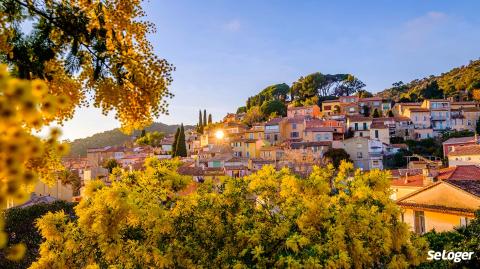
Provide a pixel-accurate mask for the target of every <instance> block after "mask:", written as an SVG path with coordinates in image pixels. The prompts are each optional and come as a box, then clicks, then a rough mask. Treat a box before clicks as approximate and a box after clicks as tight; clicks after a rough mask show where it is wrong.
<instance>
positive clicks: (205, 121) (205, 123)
mask: <svg viewBox="0 0 480 269" xmlns="http://www.w3.org/2000/svg"><path fill="white" fill-rule="evenodd" d="M203 126H207V110H206V109H204V110H203Z"/></svg>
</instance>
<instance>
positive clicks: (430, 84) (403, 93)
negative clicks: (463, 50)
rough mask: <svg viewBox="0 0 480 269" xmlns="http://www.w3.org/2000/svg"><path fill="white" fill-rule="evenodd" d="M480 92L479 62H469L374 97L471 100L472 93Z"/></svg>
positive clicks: (420, 99)
mask: <svg viewBox="0 0 480 269" xmlns="http://www.w3.org/2000/svg"><path fill="white" fill-rule="evenodd" d="M475 90H480V60H474V61H470V62H469V63H468V65H463V66H460V67H456V68H453V69H451V70H450V71H448V72H446V73H442V74H440V75H437V76H433V75H432V76H428V77H425V78H422V79H415V80H412V81H411V82H409V83H406V84H403V83H397V84H396V85H393V87H391V88H388V89H385V90H383V91H381V92H379V93H377V94H376V96H379V97H382V98H385V99H393V100H395V101H402V99H404V100H409V101H422V100H424V99H436V98H443V97H453V98H454V99H456V100H472V99H473V98H474V96H473V95H474V91H475Z"/></svg>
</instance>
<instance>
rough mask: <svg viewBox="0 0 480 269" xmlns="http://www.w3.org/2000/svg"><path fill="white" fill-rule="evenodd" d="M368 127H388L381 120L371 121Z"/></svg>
mask: <svg viewBox="0 0 480 269" xmlns="http://www.w3.org/2000/svg"><path fill="white" fill-rule="evenodd" d="M370 129H388V127H387V126H386V125H385V123H383V122H373V123H372V124H371V125H370Z"/></svg>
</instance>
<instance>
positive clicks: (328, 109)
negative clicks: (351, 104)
mask: <svg viewBox="0 0 480 269" xmlns="http://www.w3.org/2000/svg"><path fill="white" fill-rule="evenodd" d="M340 114H341V106H340V100H338V99H337V100H327V101H323V102H322V115H323V116H330V115H340Z"/></svg>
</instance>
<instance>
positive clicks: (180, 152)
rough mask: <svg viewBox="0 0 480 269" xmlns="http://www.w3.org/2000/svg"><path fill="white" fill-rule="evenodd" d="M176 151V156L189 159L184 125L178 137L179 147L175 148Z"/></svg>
mask: <svg viewBox="0 0 480 269" xmlns="http://www.w3.org/2000/svg"><path fill="white" fill-rule="evenodd" d="M175 150H176V152H175V156H178V157H187V145H186V144H185V129H184V128H183V123H182V125H181V126H180V133H179V134H178V137H177V146H176V147H175Z"/></svg>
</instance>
